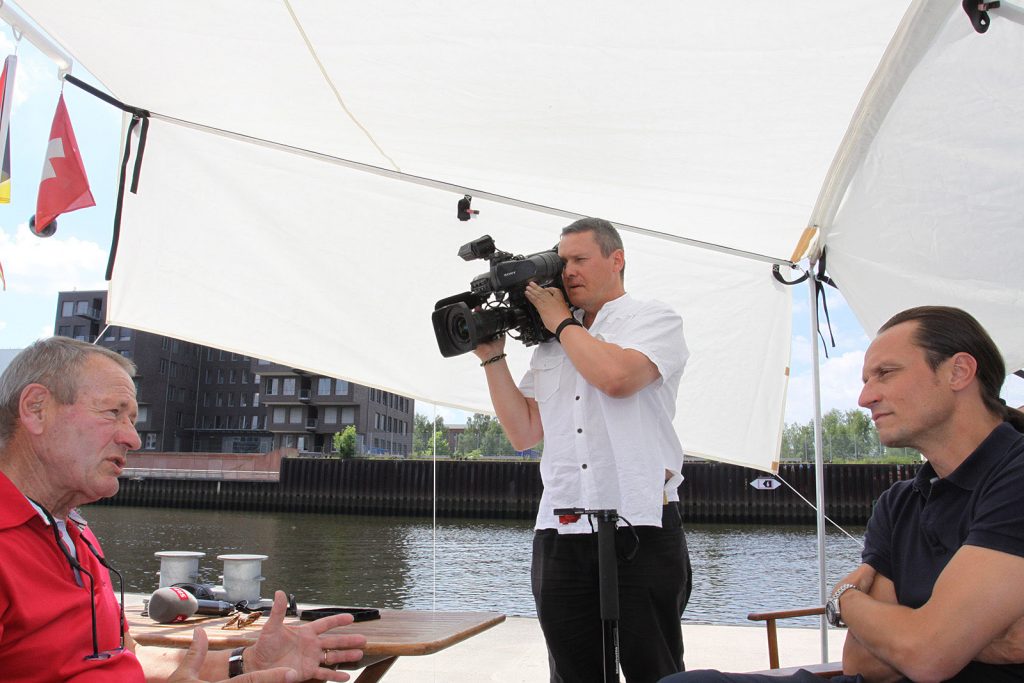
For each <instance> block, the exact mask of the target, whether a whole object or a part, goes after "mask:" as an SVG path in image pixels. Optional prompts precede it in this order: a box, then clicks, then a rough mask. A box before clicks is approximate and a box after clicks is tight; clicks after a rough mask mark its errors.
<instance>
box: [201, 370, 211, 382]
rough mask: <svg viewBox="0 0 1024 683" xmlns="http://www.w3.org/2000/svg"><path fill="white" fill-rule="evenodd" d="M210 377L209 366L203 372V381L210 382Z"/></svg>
mask: <svg viewBox="0 0 1024 683" xmlns="http://www.w3.org/2000/svg"><path fill="white" fill-rule="evenodd" d="M210 377H211V375H210V368H206V372H205V373H204V374H203V381H204V382H206V383H207V384H209V383H210Z"/></svg>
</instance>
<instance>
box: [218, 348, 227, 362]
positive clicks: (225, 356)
mask: <svg viewBox="0 0 1024 683" xmlns="http://www.w3.org/2000/svg"><path fill="white" fill-rule="evenodd" d="M218 358H220V360H224V359H226V358H227V355H226V354H225V353H224V351H223V350H221V352H220V355H219V356H218Z"/></svg>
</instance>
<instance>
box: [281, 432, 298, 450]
mask: <svg viewBox="0 0 1024 683" xmlns="http://www.w3.org/2000/svg"><path fill="white" fill-rule="evenodd" d="M281 443H282V445H283V446H284V447H285V448H294V447H295V435H294V434H285V435H284V437H282V439H281Z"/></svg>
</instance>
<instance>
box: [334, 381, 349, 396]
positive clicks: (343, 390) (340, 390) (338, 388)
mask: <svg viewBox="0 0 1024 683" xmlns="http://www.w3.org/2000/svg"><path fill="white" fill-rule="evenodd" d="M347 394H348V382H346V381H345V380H343V379H339V380H336V381H335V382H334V395H335V396H345V395H347Z"/></svg>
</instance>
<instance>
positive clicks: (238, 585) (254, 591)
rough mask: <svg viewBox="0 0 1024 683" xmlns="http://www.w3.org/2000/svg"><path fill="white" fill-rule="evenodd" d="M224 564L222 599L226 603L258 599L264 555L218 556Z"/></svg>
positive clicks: (265, 557)
mask: <svg viewBox="0 0 1024 683" xmlns="http://www.w3.org/2000/svg"><path fill="white" fill-rule="evenodd" d="M217 559H218V560H223V562H224V594H225V597H224V599H225V600H227V601H228V602H238V601H239V600H248V601H250V602H253V601H256V600H259V599H260V582H261V581H263V576H261V575H260V572H261V571H262V567H263V560H265V559H267V556H266V555H218V556H217Z"/></svg>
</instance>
